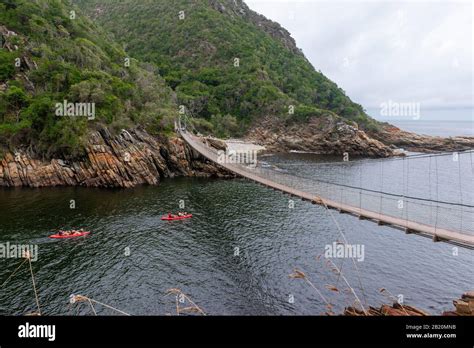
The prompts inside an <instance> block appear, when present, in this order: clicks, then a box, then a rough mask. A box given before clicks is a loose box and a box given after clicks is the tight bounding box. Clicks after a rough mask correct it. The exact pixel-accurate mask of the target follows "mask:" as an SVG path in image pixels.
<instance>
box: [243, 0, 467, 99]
mask: <svg viewBox="0 0 474 348" xmlns="http://www.w3.org/2000/svg"><path fill="white" fill-rule="evenodd" d="M246 3H247V4H248V5H249V7H251V8H252V9H253V10H255V11H257V12H259V13H261V14H263V15H265V16H266V17H267V18H269V19H272V20H274V21H276V22H279V23H280V24H281V25H282V26H283V27H285V28H286V29H287V30H289V31H290V33H291V35H292V36H293V38H294V39H295V40H296V43H297V45H298V47H300V48H302V49H303V52H304V54H305V55H306V57H307V58H308V59H309V61H310V62H311V63H312V64H313V66H314V67H315V68H316V70H321V71H322V72H323V73H324V74H325V75H326V76H327V77H329V78H330V79H331V80H333V81H335V82H336V83H337V84H338V85H339V87H341V88H342V89H344V90H345V91H346V93H347V94H348V95H349V96H350V97H351V98H352V99H353V100H354V101H356V102H358V103H360V104H362V105H363V106H364V107H365V108H372V107H375V108H377V107H379V106H380V104H381V103H384V102H385V103H387V102H389V101H393V102H398V103H402V102H405V103H406V102H410V103H420V105H421V107H422V108H430V107H439V106H442V107H445V106H473V104H474V102H473V54H472V50H473V33H472V31H473V26H472V25H473V22H472V18H473V9H472V8H473V5H472V3H471V1H463V2H459V1H458V2H455V1H449V0H447V1H443V2H442V1H437V2H435V1H411V2H408V1H383V2H380V1H377V2H375V1H358V0H357V1H340V0H332V1H329V0H327V1H326V0H314V1H311V0H307V1H290V0H246Z"/></svg>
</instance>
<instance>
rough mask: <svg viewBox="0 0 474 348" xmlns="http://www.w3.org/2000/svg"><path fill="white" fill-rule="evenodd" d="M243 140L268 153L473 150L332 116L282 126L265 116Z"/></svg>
mask: <svg viewBox="0 0 474 348" xmlns="http://www.w3.org/2000/svg"><path fill="white" fill-rule="evenodd" d="M246 140H247V141H251V142H253V143H255V144H258V145H262V146H265V147H266V149H267V150H268V151H269V152H289V151H302V152H313V153H317V154H324V155H343V154H344V153H348V154H349V155H350V156H353V157H372V158H383V157H390V156H397V155H403V154H404V151H403V150H406V151H413V152H436V151H462V150H467V149H473V148H474V137H451V138H442V137H434V136H427V135H419V134H415V133H410V132H406V131H403V130H401V129H399V128H397V127H395V126H392V125H389V124H385V125H383V126H382V127H381V129H380V130H379V131H377V132H365V131H364V130H362V129H360V128H359V127H358V125H357V124H356V123H350V122H344V121H343V120H342V119H340V118H337V117H332V116H327V117H312V118H310V119H309V120H308V121H307V123H305V124H304V125H301V124H298V123H293V124H286V123H285V121H284V120H282V119H277V118H274V117H267V118H265V119H263V120H262V121H260V122H259V123H258V124H257V125H255V126H254V127H253V128H252V130H251V131H250V132H249V133H248V135H247V136H246Z"/></svg>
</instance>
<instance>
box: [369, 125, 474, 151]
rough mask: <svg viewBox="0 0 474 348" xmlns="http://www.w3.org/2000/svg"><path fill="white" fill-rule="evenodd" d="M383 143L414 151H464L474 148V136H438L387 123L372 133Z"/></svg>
mask: <svg viewBox="0 0 474 348" xmlns="http://www.w3.org/2000/svg"><path fill="white" fill-rule="evenodd" d="M371 136H373V137H374V138H375V139H378V140H380V141H382V142H383V143H385V144H387V145H390V146H395V147H399V148H403V149H405V150H408V151H414V152H417V151H419V152H439V151H462V150H468V149H474V137H468V136H465V137H462V136H458V137H449V138H443V137H436V136H429V135H422V134H416V133H412V132H407V131H404V130H402V129H400V128H398V127H395V126H393V125H390V124H386V125H385V126H384V127H382V129H381V130H380V131H379V132H376V133H373V134H371Z"/></svg>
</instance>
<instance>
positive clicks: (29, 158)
mask: <svg viewBox="0 0 474 348" xmlns="http://www.w3.org/2000/svg"><path fill="white" fill-rule="evenodd" d="M207 141H208V143H209V145H211V146H214V147H216V148H222V149H224V148H226V146H225V145H224V146H222V144H225V143H224V142H223V141H221V140H219V139H215V138H207ZM245 142H250V143H253V144H255V145H259V146H263V147H264V148H265V151H266V152H290V151H305V152H313V153H320V154H325V155H343V154H344V153H348V154H349V156H353V157H359V156H362V157H372V158H380V157H390V156H397V155H403V151H401V150H400V149H404V150H408V151H417V152H434V151H459V150H466V149H472V148H474V138H472V137H455V138H441V137H430V136H426V135H418V134H414V133H410V132H405V131H403V130H401V129H399V128H396V127H394V126H391V125H385V126H384V128H383V129H382V131H380V132H378V133H375V134H368V133H366V132H364V131H363V130H361V129H359V128H358V127H357V124H353V125H351V124H348V123H344V122H341V121H340V120H338V119H337V118H331V117H326V118H312V119H310V120H309V121H308V123H307V124H305V125H304V126H301V124H299V125H298V124H291V125H287V124H285V123H284V121H283V120H276V119H274V118H267V119H264V120H263V121H261V122H260V123H259V124H258V125H256V126H254V127H253V128H252V130H251V131H250V132H249V133H248V134H247V136H246V137H245ZM245 142H244V144H245ZM219 144H221V145H219ZM234 145H235V144H234ZM235 146H237V147H239V146H240V144H239V143H238V142H237V143H236V145H235ZM254 147H255V146H254ZM257 147H258V146H257ZM176 176H198V177H233V174H231V173H229V172H227V171H225V170H224V169H223V168H221V167H219V166H218V165H215V164H214V163H211V162H209V161H208V160H207V159H205V158H203V157H202V156H201V155H199V154H198V153H196V152H195V151H194V150H192V149H191V148H190V147H189V146H187V145H186V144H185V142H184V141H183V140H182V139H181V138H180V137H178V136H177V135H176V136H174V137H164V136H162V137H155V136H152V135H150V134H148V133H146V132H145V131H143V130H138V129H135V130H128V131H127V130H122V132H121V133H120V134H118V135H112V134H111V133H110V132H109V131H108V130H107V129H105V128H104V129H101V130H99V131H94V132H92V133H91V134H90V137H89V141H88V143H87V145H86V156H84V158H82V159H80V160H76V161H72V162H71V161H67V160H64V159H60V158H54V159H51V160H43V159H40V158H37V156H35V155H34V154H30V153H27V152H26V151H23V150H18V151H16V152H14V153H12V152H7V153H6V154H5V155H4V156H3V158H1V159H0V187H20V186H24V187H46V186H85V187H111V188H113V187H117V188H128V187H135V186H138V185H144V184H146V185H158V184H159V182H160V181H161V180H162V179H163V178H172V177H176Z"/></svg>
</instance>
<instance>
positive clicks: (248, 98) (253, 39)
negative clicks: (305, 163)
mask: <svg viewBox="0 0 474 348" xmlns="http://www.w3.org/2000/svg"><path fill="white" fill-rule="evenodd" d="M74 1H75V2H76V3H77V4H78V5H79V6H80V7H82V8H83V9H84V10H86V11H87V12H88V13H89V14H90V16H91V17H93V18H94V19H95V20H96V21H97V22H98V23H100V24H101V25H102V26H103V27H104V28H105V29H107V30H108V31H110V32H112V33H113V34H114V37H115V39H116V40H117V41H119V42H121V43H122V44H123V45H124V47H125V48H126V50H127V51H128V52H129V53H130V54H131V55H133V56H134V57H136V58H137V59H140V60H142V61H147V62H152V63H154V64H156V65H157V66H158V67H159V71H160V74H161V75H162V76H163V77H164V78H165V80H166V81H167V83H168V84H169V85H170V86H171V87H172V88H173V89H174V90H175V91H176V93H177V96H178V99H179V103H181V104H184V105H186V106H187V107H188V109H189V110H190V111H191V112H192V113H193V115H195V116H199V117H201V118H203V119H205V120H206V121H207V122H206V123H205V124H206V125H209V122H210V123H211V125H212V127H214V130H215V131H216V132H217V133H221V134H218V135H223V134H222V133H227V134H228V133H232V131H231V130H229V129H228V128H227V127H223V126H222V125H221V121H222V120H227V121H230V123H231V124H232V125H234V124H238V126H236V127H231V128H235V129H236V130H239V129H240V130H243V129H245V128H246V126H247V125H249V124H251V122H252V121H253V120H255V119H256V118H258V117H262V116H264V115H275V116H279V117H285V118H286V119H289V120H299V121H305V120H307V118H308V117H310V116H318V115H322V114H324V110H330V111H332V112H334V113H336V114H338V115H340V116H342V117H344V118H345V119H348V120H353V121H356V122H357V123H359V124H360V125H361V126H362V127H365V128H371V127H372V128H373V127H375V125H376V123H375V121H373V120H372V119H371V118H369V117H368V116H367V115H366V114H365V113H364V111H363V109H362V107H361V106H360V105H358V104H355V103H353V102H352V101H351V100H350V99H349V98H348V97H347V96H346V95H345V93H344V91H343V90H341V89H340V88H338V87H337V85H336V84H335V83H333V82H332V81H330V80H329V79H327V78H326V77H325V76H324V75H323V74H322V73H320V72H318V71H316V70H315V69H314V68H313V67H312V66H311V64H310V63H309V62H308V61H307V60H306V59H305V57H304V56H303V55H302V54H299V53H298V52H294V51H293V50H290V49H288V48H287V47H285V45H284V44H283V43H282V42H281V41H280V40H278V39H276V38H275V37H273V36H271V35H270V34H268V32H266V31H265V30H262V28H261V27H259V25H258V24H256V22H255V20H252V18H253V19H255V18H256V17H255V16H256V14H255V13H253V12H251V11H249V9H248V8H245V11H244V12H245V14H242V15H241V14H240V13H241V12H239V11H240V9H239V8H238V7H240V6H245V5H242V4H239V1H237V2H234V1H233V0H220V1H216V0H202V1H189V0H159V1H158V0H156V1H155V0H141V1H135V0H121V1H116V0H74ZM221 4H222V5H224V8H225V9H226V11H227V12H226V11H219V6H220V5H221ZM231 9H235V11H234V12H229V10H231ZM180 11H183V12H180ZM222 12H223V13H222ZM180 14H181V15H184V17H181V18H180ZM251 16H253V17H252V18H251ZM260 24H261V25H262V26H265V25H268V21H265V20H264V19H263V18H262V19H261V23H260ZM273 24H274V23H273ZM275 30H278V28H277V29H275ZM236 58H238V59H239V61H238V66H236V65H237V64H236V60H235V59H236ZM290 105H294V106H295V108H294V113H293V114H291V113H289V107H290ZM223 128H224V129H223ZM222 131H223V132H222Z"/></svg>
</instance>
